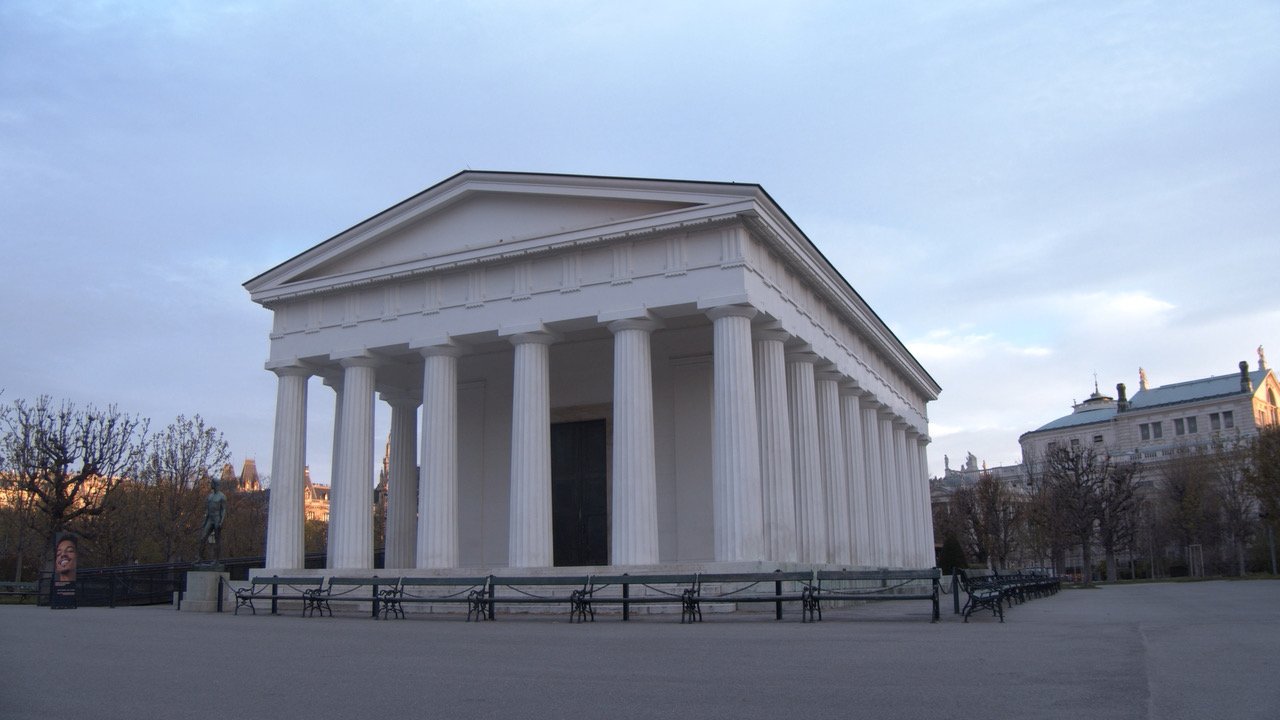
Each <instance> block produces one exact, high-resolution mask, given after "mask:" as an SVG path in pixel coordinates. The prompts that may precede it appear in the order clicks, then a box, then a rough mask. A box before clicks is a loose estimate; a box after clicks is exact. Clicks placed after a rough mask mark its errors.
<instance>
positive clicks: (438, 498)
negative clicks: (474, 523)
mask: <svg viewBox="0 0 1280 720" xmlns="http://www.w3.org/2000/svg"><path fill="white" fill-rule="evenodd" d="M419 352H421V353H422V358H423V370H422V460H421V463H420V465H421V467H420V469H419V477H420V480H419V486H418V547H417V557H416V558H415V559H416V561H417V567H419V568H452V567H457V566H458V356H459V355H460V354H461V350H460V349H459V348H458V347H457V346H455V345H452V344H449V343H445V344H439V345H430V346H428V347H424V348H421V349H420V350H419Z"/></svg>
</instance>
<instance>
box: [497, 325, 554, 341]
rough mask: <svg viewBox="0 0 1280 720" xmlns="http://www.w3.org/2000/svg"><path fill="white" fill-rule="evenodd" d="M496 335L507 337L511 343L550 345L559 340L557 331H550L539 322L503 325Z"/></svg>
mask: <svg viewBox="0 0 1280 720" xmlns="http://www.w3.org/2000/svg"><path fill="white" fill-rule="evenodd" d="M498 337H504V338H507V339H508V340H510V341H511V344H512V345H524V344H527V343H538V344H540V345H550V344H552V343H556V342H559V341H560V334H559V333H555V332H552V331H551V330H549V329H547V326H546V325H543V324H542V323H540V322H531V323H517V324H513V325H503V326H502V327H499V328H498Z"/></svg>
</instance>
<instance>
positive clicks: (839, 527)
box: [816, 371, 853, 565]
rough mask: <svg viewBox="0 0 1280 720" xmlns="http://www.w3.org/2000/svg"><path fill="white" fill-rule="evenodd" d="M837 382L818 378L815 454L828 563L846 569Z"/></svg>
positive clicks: (848, 546)
mask: <svg viewBox="0 0 1280 720" xmlns="http://www.w3.org/2000/svg"><path fill="white" fill-rule="evenodd" d="M840 380H841V377H840V374H839V373H837V372H830V371H826V372H820V373H818V375H817V386H816V389H817V401H818V452H819V454H820V455H821V456H822V488H823V491H824V493H825V494H824V496H823V497H824V500H823V507H824V508H825V509H826V515H827V561H828V562H832V563H839V564H842V565H849V564H852V563H853V546H852V542H851V541H850V538H849V476H848V469H847V468H846V467H845V464H844V437H843V431H842V430H841V427H840Z"/></svg>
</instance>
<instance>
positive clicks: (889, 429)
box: [880, 408, 902, 567]
mask: <svg viewBox="0 0 1280 720" xmlns="http://www.w3.org/2000/svg"><path fill="white" fill-rule="evenodd" d="M880 463H881V465H882V466H883V472H882V473H881V476H880V479H881V482H882V483H884V505H885V520H886V522H885V525H886V529H887V533H886V536H885V545H886V546H887V547H888V550H889V552H888V559H889V565H890V566H891V567H902V505H901V498H902V496H901V495H900V494H899V493H898V458H897V455H896V454H895V453H894V444H893V412H892V411H891V410H889V409H888V408H881V410H880Z"/></svg>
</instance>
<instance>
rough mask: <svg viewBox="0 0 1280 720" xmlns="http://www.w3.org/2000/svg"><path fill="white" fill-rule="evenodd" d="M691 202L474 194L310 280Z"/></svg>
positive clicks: (315, 272)
mask: <svg viewBox="0 0 1280 720" xmlns="http://www.w3.org/2000/svg"><path fill="white" fill-rule="evenodd" d="M691 206H692V203H678V202H668V201H652V200H628V199H623V198H592V197H563V196H556V195H527V194H516V193H495V192H477V193H474V194H472V195H470V196H468V197H467V198H465V199H463V200H460V201H458V202H456V203H453V204H452V205H449V206H448V207H445V208H442V209H440V210H437V211H436V212H432V213H431V214H429V215H427V216H425V217H423V218H421V219H417V220H415V221H414V222H411V223H408V224H406V225H405V226H402V227H397V228H396V229H395V230H393V231H391V232H389V233H387V234H386V235H385V236H381V237H378V238H376V239H372V240H371V241H370V242H367V243H363V244H361V245H360V246H359V247H358V248H355V249H353V250H352V251H350V252H347V253H345V254H343V255H341V256H339V257H336V258H334V259H332V260H329V261H328V262H325V263H323V264H320V265H318V266H316V267H314V268H312V269H310V270H309V271H307V272H305V273H301V274H299V275H298V276H296V277H295V278H294V279H295V280H314V279H316V278H320V277H325V276H339V275H347V274H350V273H358V272H362V271H366V270H374V269H377V268H383V267H391V266H396V265H403V264H405V263H412V262H417V261H420V260H430V259H432V258H447V257H449V256H452V255H456V254H457V253H459V252H464V251H471V250H478V249H481V248H486V247H494V246H498V245H505V244H508V243H512V242H518V241H521V240H528V239H531V238H538V237H546V236H549V235H557V234H560V233H565V232H570V231H574V230H583V229H587V228H592V227H599V226H601V225H607V224H612V223H615V222H619V221H622V220H631V219H635V218H640V217H645V216H650V215H657V214H660V213H665V212H670V211H672V210H683V209H685V208H688V207H691Z"/></svg>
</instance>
